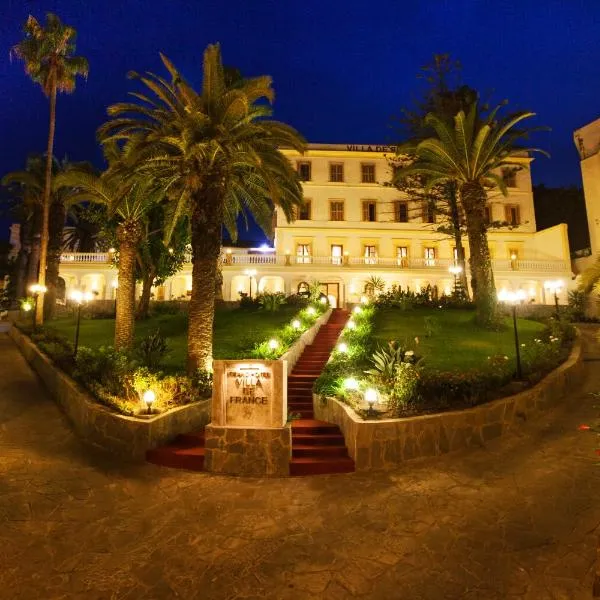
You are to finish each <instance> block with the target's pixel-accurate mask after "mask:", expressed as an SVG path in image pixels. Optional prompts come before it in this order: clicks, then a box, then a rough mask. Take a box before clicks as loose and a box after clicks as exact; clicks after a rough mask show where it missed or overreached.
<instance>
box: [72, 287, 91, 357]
mask: <svg viewBox="0 0 600 600" xmlns="http://www.w3.org/2000/svg"><path fill="white" fill-rule="evenodd" d="M91 299H92V294H91V292H82V291H81V290H73V291H72V292H71V300H73V301H74V302H75V303H76V304H77V324H76V325H75V344H74V345H73V358H75V357H76V356H77V349H78V347H79V325H80V323H81V306H82V305H83V303H84V302H89V301H90V300H91Z"/></svg>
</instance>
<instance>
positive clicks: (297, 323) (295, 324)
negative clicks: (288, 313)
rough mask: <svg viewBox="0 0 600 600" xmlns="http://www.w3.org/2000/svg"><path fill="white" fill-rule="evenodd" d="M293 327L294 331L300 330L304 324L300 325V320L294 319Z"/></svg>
mask: <svg viewBox="0 0 600 600" xmlns="http://www.w3.org/2000/svg"><path fill="white" fill-rule="evenodd" d="M292 327H293V328H294V329H300V327H302V323H300V321H299V320H298V319H294V320H293V321H292Z"/></svg>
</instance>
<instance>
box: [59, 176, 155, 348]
mask: <svg viewBox="0 0 600 600" xmlns="http://www.w3.org/2000/svg"><path fill="white" fill-rule="evenodd" d="M55 185H56V187H57V188H68V189H70V190H71V192H70V196H71V200H72V201H80V202H84V201H91V202H96V203H99V204H105V205H106V206H107V207H108V210H109V214H110V215H112V216H114V218H116V219H117V227H116V236H117V240H118V252H119V256H118V287H117V315H116V320H115V348H116V349H117V350H122V349H128V348H131V347H132V346H133V342H134V333H135V266H136V254H137V249H138V244H139V243H140V241H141V239H142V238H143V235H144V229H145V220H146V218H147V214H148V211H149V210H150V209H151V208H152V206H154V204H155V202H156V199H157V196H156V194H153V193H152V192H151V190H149V189H148V186H147V185H146V183H145V182H144V181H142V180H141V179H140V178H136V177H133V176H130V177H128V178H127V177H124V171H123V170H121V168H120V167H119V166H115V165H113V166H112V167H109V169H108V170H107V171H105V172H104V173H102V174H100V175H95V174H93V173H90V172H89V171H88V170H77V169H73V170H71V171H67V172H64V173H62V174H60V175H59V176H58V177H57V178H56V183H55Z"/></svg>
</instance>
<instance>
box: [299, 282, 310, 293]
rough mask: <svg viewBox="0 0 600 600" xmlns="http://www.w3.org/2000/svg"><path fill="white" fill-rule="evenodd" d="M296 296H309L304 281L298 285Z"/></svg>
mask: <svg viewBox="0 0 600 600" xmlns="http://www.w3.org/2000/svg"><path fill="white" fill-rule="evenodd" d="M298 295H299V296H309V295H310V288H309V285H308V283H306V281H301V282H300V283H299V284H298Z"/></svg>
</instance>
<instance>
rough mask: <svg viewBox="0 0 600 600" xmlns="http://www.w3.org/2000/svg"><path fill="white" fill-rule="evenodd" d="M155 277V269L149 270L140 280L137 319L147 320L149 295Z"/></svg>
mask: <svg viewBox="0 0 600 600" xmlns="http://www.w3.org/2000/svg"><path fill="white" fill-rule="evenodd" d="M155 277H156V269H154V268H150V270H149V271H148V272H147V273H145V274H144V277H143V279H142V295H141V296H140V301H139V303H138V308H137V315H136V318H137V319H147V318H148V316H149V311H150V294H151V292H152V285H153V284H154V279H155Z"/></svg>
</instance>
